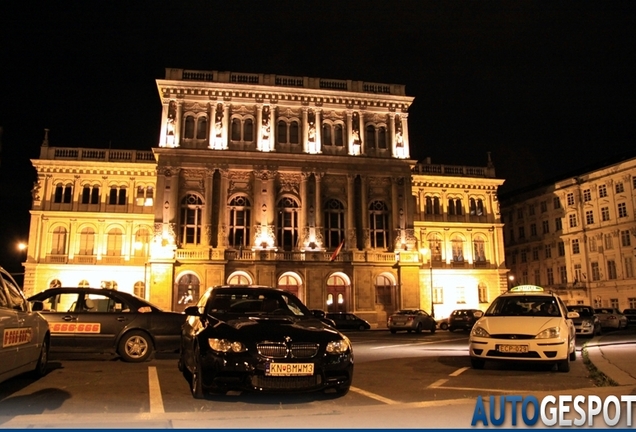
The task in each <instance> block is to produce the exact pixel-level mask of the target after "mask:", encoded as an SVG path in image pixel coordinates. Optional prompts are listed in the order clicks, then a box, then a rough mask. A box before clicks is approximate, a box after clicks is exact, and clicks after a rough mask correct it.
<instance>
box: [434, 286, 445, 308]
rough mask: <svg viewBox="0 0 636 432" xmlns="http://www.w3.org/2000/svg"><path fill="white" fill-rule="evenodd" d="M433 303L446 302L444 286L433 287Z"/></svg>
mask: <svg viewBox="0 0 636 432" xmlns="http://www.w3.org/2000/svg"><path fill="white" fill-rule="evenodd" d="M433 303H435V304H443V303H444V288H442V287H435V288H433Z"/></svg>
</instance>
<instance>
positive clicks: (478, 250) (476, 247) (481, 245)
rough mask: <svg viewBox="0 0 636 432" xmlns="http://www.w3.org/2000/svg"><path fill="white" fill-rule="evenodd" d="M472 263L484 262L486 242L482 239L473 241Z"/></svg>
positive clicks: (477, 238) (478, 238)
mask: <svg viewBox="0 0 636 432" xmlns="http://www.w3.org/2000/svg"><path fill="white" fill-rule="evenodd" d="M473 261H474V262H482V263H483V262H486V242H485V241H484V239H483V238H482V237H476V238H475V239H474V240H473Z"/></svg>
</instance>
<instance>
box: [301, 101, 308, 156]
mask: <svg viewBox="0 0 636 432" xmlns="http://www.w3.org/2000/svg"><path fill="white" fill-rule="evenodd" d="M302 110H303V119H302V122H303V137H302V140H303V153H309V120H308V111H309V108H307V107H302Z"/></svg>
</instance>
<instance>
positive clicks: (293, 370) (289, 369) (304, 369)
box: [265, 363, 314, 376]
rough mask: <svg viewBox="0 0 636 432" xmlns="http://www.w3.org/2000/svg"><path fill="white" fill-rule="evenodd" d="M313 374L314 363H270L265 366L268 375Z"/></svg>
mask: <svg viewBox="0 0 636 432" xmlns="http://www.w3.org/2000/svg"><path fill="white" fill-rule="evenodd" d="M313 374H314V364H313V363H268V364H267V366H266V367H265V375H267V376H311V375H313Z"/></svg>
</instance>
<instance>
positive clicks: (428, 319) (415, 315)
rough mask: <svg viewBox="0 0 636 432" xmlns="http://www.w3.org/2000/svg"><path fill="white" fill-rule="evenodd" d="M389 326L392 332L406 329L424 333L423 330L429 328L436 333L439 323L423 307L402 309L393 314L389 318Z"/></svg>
mask: <svg viewBox="0 0 636 432" xmlns="http://www.w3.org/2000/svg"><path fill="white" fill-rule="evenodd" d="M387 327H388V328H389V330H390V331H391V333H394V334H395V333H396V332H398V331H401V330H406V331H407V332H409V333H411V332H412V331H414V332H416V333H422V330H428V331H430V332H431V333H435V330H436V328H437V323H436V322H435V319H434V318H433V317H432V316H430V315H429V314H428V313H426V312H425V311H423V310H421V309H402V310H399V311H397V312H395V313H394V314H392V315H391V316H389V318H388V320H387Z"/></svg>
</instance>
